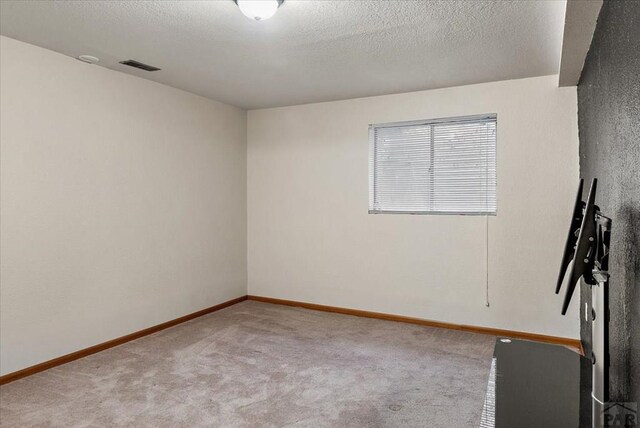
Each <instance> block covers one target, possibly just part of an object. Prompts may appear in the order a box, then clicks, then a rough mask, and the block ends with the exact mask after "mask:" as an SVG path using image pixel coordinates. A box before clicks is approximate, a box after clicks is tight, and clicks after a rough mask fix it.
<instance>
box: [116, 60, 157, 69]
mask: <svg viewBox="0 0 640 428" xmlns="http://www.w3.org/2000/svg"><path fill="white" fill-rule="evenodd" d="M120 64H123V65H128V66H129V67H135V68H139V69H140V70H144V71H158V70H160V69H159V68H158V67H154V66H152V65H147V64H143V63H141V62H138V61H134V60H132V59H128V60H126V61H120Z"/></svg>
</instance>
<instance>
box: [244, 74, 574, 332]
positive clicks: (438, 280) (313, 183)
mask: <svg viewBox="0 0 640 428" xmlns="http://www.w3.org/2000/svg"><path fill="white" fill-rule="evenodd" d="M557 79H558V77H557V76H546V77H540V78H532V79H522V80H511V81H503V82H496V83H487V84H480V85H472V86H464V87H456V88H448V89H440V90H432V91H423V92H414V93H407V94H399V95H389V96H380V97H372V98H362V99H353V100H347V101H338V102H329V103H320V104H309V105H301V106H295V107H284V108H275V109H264V110H254V111H250V112H249V115H248V136H247V138H248V166H247V171H248V183H247V184H248V238H249V240H248V270H249V294H253V295H261V296H269V297H276V298H284V299H292V300H299V301H305V302H312V303H318V304H326V305H333V306H341V307H349V308H357V309H364V310H370V311H378V312H386V313H392V314H400V315H406V316H414V317H419V318H427V319H432V320H438V321H445V322H451V323H458V324H471V325H477V326H488V327H495V328H505V329H511V330H519V331H527V332H534V333H541V334H550V335H556V336H564V337H572V338H577V337H579V330H578V328H579V322H578V316H579V315H578V307H577V306H578V305H577V304H575V303H574V304H573V307H572V309H571V312H570V315H569V316H567V317H563V316H561V315H560V307H561V300H562V296H556V295H555V294H554V293H553V290H554V287H555V280H556V275H557V270H558V267H559V261H560V258H561V255H562V249H563V245H564V240H565V238H566V228H567V227H568V221H569V215H570V213H571V210H572V206H571V205H572V201H573V200H575V190H576V188H577V182H578V134H577V107H576V105H577V104H576V88H575V87H573V88H558V87H557V81H558V80H557ZM481 113H497V115H498V215H497V216H496V217H490V218H489V281H490V289H489V293H490V302H491V306H490V307H489V308H487V307H485V276H486V269H485V247H486V245H485V234H486V230H485V226H486V223H485V219H486V218H485V217H469V216H411V215H369V214H367V208H368V205H367V198H368V187H367V180H368V137H367V126H368V125H369V124H370V123H381V122H395V121H403V120H417V119H430V118H439V117H450V116H462V115H472V114H481ZM577 300H578V299H574V302H575V301H577Z"/></svg>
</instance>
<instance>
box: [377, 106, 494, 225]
mask: <svg viewBox="0 0 640 428" xmlns="http://www.w3.org/2000/svg"><path fill="white" fill-rule="evenodd" d="M488 120H493V121H495V128H496V135H495V145H496V146H495V165H496V174H495V177H496V188H495V192H496V201H495V207H496V208H495V210H494V211H465V212H463V211H406V210H405V211H397V210H372V209H368V213H369V214H410V215H461V216H497V215H498V114H497V113H486V114H476V115H468V116H453V117H443V118H437V119H426V120H410V121H401V122H387V123H375V124H369V160H368V162H369V170H370V171H369V176H368V179H369V201H368V203H369V206H371V205H372V200H371V198H375V182H376V179H375V171H376V156H375V153H376V151H375V130H376V129H378V128H394V127H403V126H416V125H424V126H431V125H437V124H443V123H445V124H453V123H465V122H476V121H488ZM432 131H433V129H432ZM431 144H432V150H433V134H431ZM371 168H373V170H371Z"/></svg>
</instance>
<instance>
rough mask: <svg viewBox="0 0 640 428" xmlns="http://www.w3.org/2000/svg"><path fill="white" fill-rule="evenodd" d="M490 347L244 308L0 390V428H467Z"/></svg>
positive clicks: (309, 314) (479, 341)
mask: <svg viewBox="0 0 640 428" xmlns="http://www.w3.org/2000/svg"><path fill="white" fill-rule="evenodd" d="M494 340H495V338H494V337H492V336H485V335H479V334H474V333H466V332H460V331H453V330H445V329H437V328H430V327H422V326H415V325H410V324H402V323H396V322H390V321H381V320H372V319H366V318H358V317H352V316H347V315H338V314H330V313H324V312H317V311H310V310H306V309H298V308H290V307H285V306H278V305H271V304H266V303H258V302H253V301H247V302H243V303H240V304H237V305H234V306H232V307H229V308H227V309H223V310H221V311H219V312H215V313H213V314H210V315H207V316H204V317H201V318H198V319H196V320H193V321H190V322H188V323H185V324H181V325H179V326H177V327H174V328H171V329H168V330H164V331H162V332H159V333H156V334H154V335H151V336H147V337H145V338H142V339H138V340H136V341H133V342H129V343H127V344H125V345H122V346H119V347H116V348H112V349H110V350H107V351H104V352H101V353H99V354H95V355H92V356H89V357H87V358H84V359H81V360H78V361H75V362H72V363H69V364H66V365H64V366H60V367H57V368H54V369H51V370H49V371H46V372H42V373H40V374H37V375H34V376H31V377H28V378H25V379H21V380H18V381H15V382H13V383H10V384H7V385H5V386H2V387H1V388H0V425H1V426H2V427H35V426H38V427H44V426H60V427H110V426H127V427H200V426H212V427H287V426H296V427H314V428H315V427H396V426H402V427H405V426H406V427H447V428H452V427H453V428H457V427H477V426H478V424H479V423H480V416H481V413H482V405H483V400H484V393H485V390H486V386H487V379H488V375H489V370H490V367H491V356H492V352H493V344H494Z"/></svg>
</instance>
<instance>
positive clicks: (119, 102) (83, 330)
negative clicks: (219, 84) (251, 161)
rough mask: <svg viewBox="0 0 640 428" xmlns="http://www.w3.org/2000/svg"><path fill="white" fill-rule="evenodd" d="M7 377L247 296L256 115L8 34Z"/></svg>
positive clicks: (1, 291)
mask: <svg viewBox="0 0 640 428" xmlns="http://www.w3.org/2000/svg"><path fill="white" fill-rule="evenodd" d="M0 52H1V57H0V58H1V64H0V76H1V80H0V88H1V91H0V93H1V98H0V117H1V122H0V128H1V158H2V163H1V177H0V178H1V188H0V198H1V212H0V215H1V241H0V245H1V248H0V250H1V266H0V268H1V277H0V282H1V287H0V305H1V306H0V314H1V315H0V316H1V318H0V342H1V344H0V348H1V354H0V365H1V372H2V373H3V374H5V373H8V372H12V371H15V370H18V369H21V368H24V367H26V366H30V365H33V364H36V363H39V362H42V361H44V360H48V359H51V358H54V357H57V356H60V355H63V354H66V353H69V352H72V351H76V350H78V349H81V348H85V347H88V346H91V345H94V344H97V343H100V342H104V341H106V340H109V339H113V338H115V337H118V336H121V335H125V334H128V333H131V332H134V331H137V330H140V329H143V328H146V327H149V326H152V325H156V324H158V323H161V322H164V321H168V320H171V319H174V318H176V317H179V316H182V315H185V314H188V313H191V312H194V311H197V310H199V309H203V308H206V307H209V306H212V305H215V304H217V303H220V302H223V301H226V300H229V299H232V298H235V297H238V296H242V295H244V294H246V113H245V112H244V111H242V110H240V109H237V108H233V107H229V106H226V105H224V104H220V103H216V102H213V101H210V100H207V99H204V98H201V97H198V96H195V95H192V94H189V93H186V92H182V91H179V90H177V89H173V88H170V87H167V86H163V85H160V84H157V83H153V82H150V81H147V80H143V79H139V78H136V77H132V76H129V75H126V74H122V73H117V72H114V71H111V70H107V69H105V68H102V67H97V66H90V65H87V64H84V63H81V62H79V61H77V60H75V59H72V58H69V57H66V56H63V55H60V54H58V53H54V52H52V51H48V50H45V49H41V48H38V47H35V46H32V45H28V44H25V43H21V42H18V41H15V40H12V39H8V38H5V37H2V38H1V45H0Z"/></svg>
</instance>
